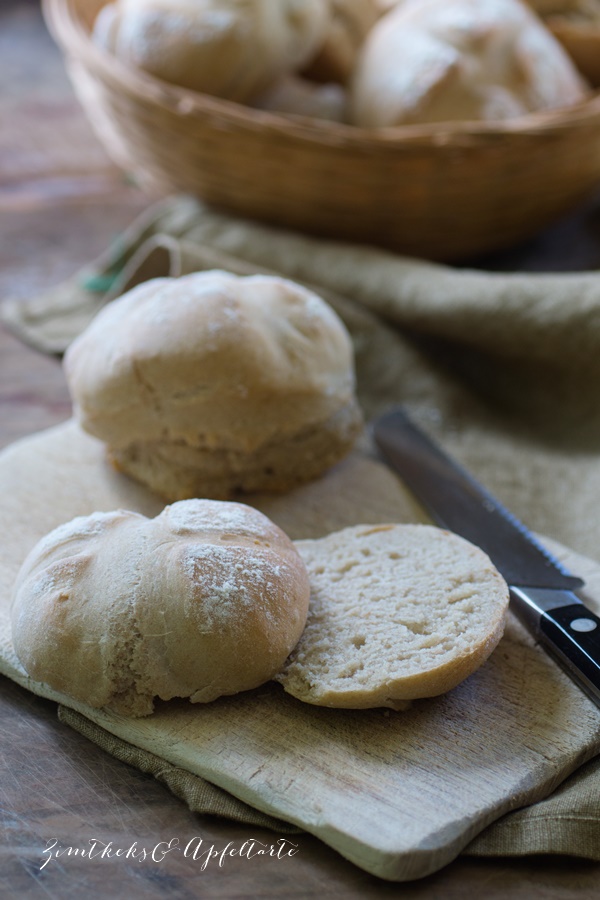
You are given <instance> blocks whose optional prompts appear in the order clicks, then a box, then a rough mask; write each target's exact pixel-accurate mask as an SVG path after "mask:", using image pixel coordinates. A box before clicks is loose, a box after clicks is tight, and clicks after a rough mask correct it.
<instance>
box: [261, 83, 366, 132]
mask: <svg viewBox="0 0 600 900" xmlns="http://www.w3.org/2000/svg"><path fill="white" fill-rule="evenodd" d="M347 102H348V97H347V94H346V90H345V88H344V87H342V85H341V84H334V83H333V82H332V83H331V84H316V83H315V82H314V81H309V80H308V79H307V78H298V77H297V76H295V75H288V76H287V78H282V79H281V81H278V82H277V84H274V85H272V86H271V87H270V88H269V89H268V90H267V91H265V92H264V93H263V94H261V95H260V96H259V97H255V98H254V100H253V101H252V103H251V104H250V105H251V106H254V107H255V108H256V109H264V110H269V111H270V112H280V113H284V114H285V115H295V116H309V117H310V118H312V119H327V120H329V121H330V122H345V121H346V117H347V115H346V106H347Z"/></svg>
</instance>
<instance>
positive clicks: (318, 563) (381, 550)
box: [276, 525, 508, 709]
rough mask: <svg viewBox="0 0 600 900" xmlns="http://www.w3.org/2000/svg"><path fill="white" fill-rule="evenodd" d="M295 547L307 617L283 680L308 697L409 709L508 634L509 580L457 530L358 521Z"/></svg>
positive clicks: (450, 683)
mask: <svg viewBox="0 0 600 900" xmlns="http://www.w3.org/2000/svg"><path fill="white" fill-rule="evenodd" d="M296 547H297V548H298V550H299V551H300V555H301V556H302V558H303V559H304V562H305V563H306V567H307V569H308V573H309V577H310V583H311V591H312V595H311V601H310V608H309V614H308V622H307V625H306V628H305V630H304V633H303V635H302V637H301V638H300V641H299V642H298V644H297V646H296V648H295V650H294V651H293V652H292V654H291V656H290V658H289V659H288V660H287V662H286V664H285V666H284V668H283V670H282V672H281V673H279V674H278V675H277V676H276V680H277V681H280V682H281V684H282V685H283V687H284V688H285V690H286V691H287V692H288V693H289V694H293V695H294V697H297V698H298V699H299V700H303V701H304V702H305V703H313V704H316V705H318V706H336V707H346V708H352V709H364V708H368V707H375V706H390V707H392V708H393V709H402V708H404V707H406V706H407V705H408V704H407V701H409V700H412V699H417V698H422V697H433V696H435V695H437V694H442V693H445V692H446V691H449V690H450V689H451V688H453V687H455V686H456V685H457V684H458V683H459V682H461V681H462V680H463V679H465V678H466V677H467V676H468V675H470V674H471V673H472V672H474V671H475V669H477V668H478V667H479V666H480V665H481V664H482V663H483V662H484V661H485V660H486V659H487V658H488V656H489V655H490V653H491V652H492V650H493V649H494V647H495V646H496V645H497V643H498V641H499V640H500V638H501V637H502V634H503V631H504V621H505V616H506V610H507V606H508V588H507V586H506V584H505V582H504V581H503V579H502V577H501V576H500V575H499V573H498V572H497V571H496V569H495V568H494V566H493V565H492V563H491V561H490V560H489V558H488V557H487V556H486V554H485V553H483V551H482V550H480V549H479V548H477V547H474V546H473V545H472V544H470V543H468V542H467V541H465V540H463V539H462V538H460V537H457V536H456V535H454V534H451V533H450V532H447V531H443V530H442V529H440V528H435V527H433V526H429V525H379V526H373V525H359V526H355V527H352V528H346V529H344V530H343V531H338V532H337V533H335V534H330V535H328V536H327V537H325V538H321V539H320V540H314V541H297V542H296Z"/></svg>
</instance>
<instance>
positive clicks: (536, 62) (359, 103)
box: [350, 0, 586, 128]
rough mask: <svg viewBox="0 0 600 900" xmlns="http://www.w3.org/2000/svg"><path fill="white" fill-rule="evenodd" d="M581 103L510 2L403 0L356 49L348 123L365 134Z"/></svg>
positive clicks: (544, 34) (521, 9)
mask: <svg viewBox="0 0 600 900" xmlns="http://www.w3.org/2000/svg"><path fill="white" fill-rule="evenodd" d="M585 96H586V85H585V83H584V81H583V79H582V78H581V76H580V75H579V73H578V72H577V70H576V69H575V66H574V65H573V63H572V62H571V60H570V59H569V57H568V56H567V54H566V53H565V51H564V50H563V48H562V47H561V45H560V44H559V43H558V41H557V40H556V39H555V38H554V37H553V36H552V35H551V34H550V32H549V31H548V30H547V29H546V28H545V27H544V25H543V24H542V22H541V21H540V20H539V18H538V17H537V16H536V15H535V14H534V13H533V12H532V11H531V9H529V8H528V7H526V6H525V5H524V4H523V3H521V2H519V0H405V2H404V3H403V4H402V5H400V6H398V7H397V8H394V9H392V10H391V11H390V12H389V13H387V14H386V15H384V16H383V17H382V18H381V19H380V20H379V22H378V23H377V25H375V27H374V28H373V29H372V31H371V32H370V34H369V36H368V37H367V40H366V42H365V44H364V45H363V49H362V51H361V53H360V55H359V59H358V62H357V67H356V72H355V75H354V78H353V81H352V85H351V90H350V118H351V120H352V121H353V122H354V123H355V124H357V125H361V126H364V127H368V128H378V127H383V126H391V125H405V124H417V123H429V122H454V121H472V120H484V121H497V120H502V119H509V118H513V117H515V116H521V115H524V114H526V113H530V112H534V111H538V110H548V109H554V108H557V107H561V106H568V105H570V104H574V103H578V102H580V101H582V100H583V99H584V98H585Z"/></svg>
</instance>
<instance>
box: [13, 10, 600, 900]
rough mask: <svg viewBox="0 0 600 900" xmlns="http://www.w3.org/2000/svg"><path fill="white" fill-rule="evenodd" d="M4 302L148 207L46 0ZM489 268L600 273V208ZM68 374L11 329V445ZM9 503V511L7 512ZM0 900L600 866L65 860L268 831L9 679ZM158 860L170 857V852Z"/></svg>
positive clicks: (20, 79) (46, 415)
mask: <svg viewBox="0 0 600 900" xmlns="http://www.w3.org/2000/svg"><path fill="white" fill-rule="evenodd" d="M0 85H1V88H0V298H4V297H7V296H22V297H26V296H28V295H30V294H32V293H35V292H38V291H39V290H41V289H42V288H44V287H45V286H47V285H48V286H49V285H52V284H55V283H57V282H59V281H60V280H61V279H63V278H65V277H67V276H69V275H71V274H72V273H73V272H74V271H75V270H76V269H77V268H78V267H79V266H80V265H81V264H83V263H85V262H87V261H88V260H89V259H90V258H92V257H93V256H94V255H95V254H96V253H98V252H100V251H101V250H103V249H104V247H105V246H106V244H107V242H108V241H109V240H110V238H111V236H112V235H114V234H115V232H117V231H119V229H121V228H122V227H123V226H124V225H126V224H128V223H129V222H130V220H131V219H132V218H133V217H134V215H135V214H136V213H137V212H138V211H139V210H141V209H142V208H144V206H145V205H146V204H147V203H148V198H147V197H144V196H142V195H141V194H140V193H139V192H138V191H137V190H136V189H135V188H134V187H132V186H130V185H127V184H126V183H125V182H124V181H123V178H122V176H121V175H120V174H119V172H118V171H117V170H116V169H115V168H114V167H113V166H112V165H111V163H110V161H109V160H108V159H107V157H106V155H105V154H104V151H103V150H102V148H101V147H100V146H99V144H98V143H97V141H96V139H95V137H94V136H93V134H92V132H91V130H90V128H89V126H88V125H87V123H86V121H85V119H84V118H83V116H82V114H81V112H80V110H79V107H78V105H77V102H76V100H75V99H74V97H73V95H72V92H71V89H70V86H69V84H68V82H67V79H66V76H65V74H64V70H63V67H62V62H61V59H60V56H59V54H58V52H57V51H56V49H55V48H54V46H53V44H52V42H51V40H50V38H49V36H48V35H47V33H46V30H45V27H44V25H43V22H42V20H41V16H40V13H39V9H38V6H37V4H36V3H35V2H33V0H26V2H23V0H21V2H17V0H14V2H10V0H4V2H2V4H1V5H0ZM488 262H489V264H491V265H494V266H497V267H501V268H520V269H528V268H529V269H531V268H542V267H543V268H547V269H549V268H552V267H561V268H565V267H571V268H584V267H588V266H598V265H600V213H599V212H598V207H597V205H592V206H591V207H589V208H588V209H586V210H585V211H584V212H583V213H581V214H578V215H577V216H574V217H571V218H569V219H566V220H565V221H564V222H562V223H560V224H559V225H558V226H557V227H556V228H554V229H552V231H550V232H548V233H547V234H546V235H544V236H543V238H541V239H540V240H538V241H536V242H532V243H531V244H529V245H528V246H527V247H522V248H519V249H517V250H516V251H514V252H512V253H511V254H504V255H503V256H501V257H497V258H495V259H494V260H490V261H488ZM69 414H70V404H69V399H68V394H67V390H66V386H65V382H64V379H63V376H62V372H61V369H60V365H59V363H58V362H57V361H56V360H53V359H49V358H47V357H44V356H41V355H40V354H38V353H36V352H35V351H33V350H31V349H29V348H27V347H24V346H23V345H21V344H20V343H19V342H18V341H17V340H15V339H14V338H13V337H12V336H11V335H9V334H8V333H6V332H5V331H2V330H0V446H5V445H7V444H9V443H11V442H12V441H14V440H16V439H17V438H19V437H22V436H24V435H27V434H30V433H32V432H34V431H38V430H40V429H43V428H46V427H48V426H50V425H53V424H55V423H58V422H61V421H63V420H64V419H66V418H68V416H69ZM0 502H1V499H0ZM0 735H1V737H0V742H1V748H2V750H1V755H0V769H1V771H2V777H1V780H0V789H1V791H2V807H1V813H0V823H1V829H2V833H1V841H0V898H5V897H6V898H12V897H17V896H18V897H20V898H28V897H44V898H57V900H75V898H77V900H79V898H81V897H86V898H90V900H93V898H104V897H107V898H108V897H116V898H120V897H131V898H133V900H138V898H140V900H143V898H158V897H165V896H168V897H174V898H181V900H185V898H192V897H206V898H220V900H224V898H233V897H236V898H242V897H260V898H269V897H273V898H304V897H306V898H311V897H315V898H316V897H319V898H333V897H336V898H337V897H344V898H371V897H373V898H375V897H392V896H393V897H395V896H402V897H403V898H421V897H427V898H443V900H452V898H463V897H464V896H466V895H469V894H471V895H472V896H475V897H480V896H485V897H486V898H503V900H504V898H507V897H511V898H513V897H514V898H523V900H530V898H532V897H536V896H543V897H545V898H567V897H568V898H572V897H575V896H576V897H593V896H594V897H597V896H598V889H599V886H600V865H596V864H592V863H585V862H582V861H579V860H560V859H554V858H537V859H536V858H533V859H529V860H521V861H516V860H510V861H509V860H497V861H494V860H475V859H467V858H461V859H458V860H457V861H456V862H454V863H453V864H452V865H450V866H448V867H447V868H446V869H445V870H443V871H442V872H440V873H438V874H436V875H434V876H431V877H429V878H427V879H424V880H422V881H419V882H413V883H411V884H403V885H397V884H388V883H385V882H382V881H379V880H378V879H376V878H374V877H371V876H369V875H367V874H365V873H363V872H362V871H360V870H359V869H357V868H355V867H354V866H352V865H351V864H350V863H347V862H345V861H344V860H343V859H342V858H341V857H339V856H338V855H337V854H336V853H334V852H333V851H331V850H329V849H328V848H327V847H326V846H324V845H323V844H321V843H320V842H319V841H317V840H315V839H314V838H312V837H310V836H308V835H300V836H298V837H294V838H293V840H294V842H295V843H296V844H297V852H296V853H295V854H294V855H293V856H291V857H290V856H288V857H286V858H283V859H280V860H278V859H273V858H269V857H266V858H262V857H255V858H252V859H248V858H244V857H241V858H240V857H228V858H226V859H224V861H223V865H222V866H219V865H218V863H217V862H214V861H213V862H212V863H211V864H209V865H208V866H207V867H206V868H204V869H203V868H202V863H201V862H198V861H196V862H195V861H194V860H193V859H190V858H184V857H183V854H182V853H180V852H179V853H178V852H175V851H174V852H170V853H168V854H167V855H166V856H165V857H164V859H163V861H162V862H154V861H151V860H145V861H140V860H136V859H132V858H131V856H130V858H125V857H123V856H121V857H117V856H115V855H114V854H113V855H112V857H110V858H109V857H108V856H105V857H104V858H102V857H100V856H98V857H96V858H95V859H87V858H81V857H79V856H68V855H65V856H63V857H62V858H61V859H58V860H57V859H52V860H51V861H49V862H48V863H47V865H45V866H44V868H43V869H42V868H41V866H42V864H43V863H44V861H45V860H46V859H47V855H44V852H43V851H44V850H45V849H46V848H47V847H49V843H48V842H51V841H56V842H57V844H56V847H59V846H62V847H63V848H66V847H69V846H73V847H77V848H83V847H87V846H88V842H89V841H90V840H96V841H98V845H97V849H98V848H100V849H101V848H102V847H103V846H104V845H108V844H109V843H110V842H112V845H111V848H110V849H112V850H113V851H116V850H117V849H119V848H120V849H122V850H124V851H125V850H127V849H128V848H130V847H131V846H132V844H134V842H137V848H138V850H139V849H140V848H141V847H144V848H146V849H147V851H148V852H150V851H152V849H153V848H155V847H157V846H158V845H159V844H160V842H169V841H171V840H172V839H173V838H177V839H178V840H179V842H180V846H185V844H187V842H188V841H189V840H191V839H192V838H194V837H195V836H197V837H201V838H202V839H203V841H204V845H205V846H206V845H212V844H214V846H215V848H216V849H218V850H222V849H223V848H224V847H225V846H226V845H227V844H228V842H230V841H232V842H234V846H238V847H239V846H241V844H242V843H243V842H244V841H245V840H248V839H250V838H254V839H256V840H258V841H264V842H265V843H267V844H270V843H272V842H273V841H274V840H275V839H276V838H277V835H273V834H272V833H271V832H268V831H265V830H261V829H258V828H248V827H245V826H244V827H242V826H239V825H236V824H233V823H230V822H225V821H219V820H217V819H215V818H211V817H207V816H206V817H205V816H200V815H196V814H193V813H190V812H189V810H188V809H187V807H186V806H185V805H184V804H183V803H182V802H181V801H179V800H177V799H176V798H175V797H174V796H173V795H171V794H170V793H169V792H168V791H167V790H166V789H165V788H163V787H162V786H161V785H160V784H159V783H158V782H157V781H155V780H154V779H152V778H150V777H147V776H145V775H143V774H141V773H140V772H138V771H137V770H135V769H131V768H129V767H128V766H125V765H123V764H121V763H119V762H117V761H116V760H114V759H112V758H111V757H109V756H107V755H106V754H105V753H103V752H101V751H100V750H98V749H97V748H96V747H95V746H94V745H92V744H90V743H89V742H88V741H87V740H85V739H84V738H82V737H81V736H79V735H78V734H76V733H74V732H72V731H71V730H70V729H69V728H68V727H66V726H64V725H62V724H60V723H59V722H58V720H57V717H56V707H55V705H54V704H52V703H49V702H45V701H43V700H40V699H38V698H36V697H34V696H32V695H31V694H29V693H27V692H26V691H24V690H22V689H20V688H18V687H17V686H16V685H14V684H12V683H11V682H10V681H8V680H7V679H2V680H1V681H0ZM158 853H160V850H159V851H158Z"/></svg>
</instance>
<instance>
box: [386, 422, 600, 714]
mask: <svg viewBox="0 0 600 900" xmlns="http://www.w3.org/2000/svg"><path fill="white" fill-rule="evenodd" d="M372 433H373V438H374V440H375V444H376V445H377V447H378V449H379V452H380V453H381V455H382V457H383V459H384V460H385V461H386V462H387V463H388V465H389V466H390V467H391V468H393V469H394V470H395V471H396V472H397V473H398V474H399V475H400V477H401V478H402V479H403V480H404V481H405V483H406V484H407V486H408V487H409V488H410V489H411V490H412V491H413V493H414V494H415V496H416V497H417V498H418V499H419V500H420V501H421V503H422V504H423V506H424V507H425V508H426V509H427V511H428V512H429V514H430V515H431V517H432V519H433V521H434V522H436V523H437V524H438V525H440V526H442V527H443V528H447V529H448V530H449V531H453V532H455V533H456V534H459V535H460V536H461V537H464V538H466V540H468V541H470V542H471V543H473V544H476V545H477V546H478V547H481V549H482V550H484V551H485V553H487V555H488V556H489V557H490V559H491V560H492V562H493V563H494V565H495V566H496V568H497V569H498V571H499V572H500V573H501V574H502V575H503V577H504V579H505V580H506V582H507V583H508V586H509V590H510V596H511V606H512V609H513V610H514V612H515V613H516V614H517V615H518V616H519V618H520V619H521V620H522V621H523V622H524V624H525V625H526V626H527V627H528V628H529V630H530V631H532V632H533V634H534V635H535V636H536V637H537V638H539V639H540V641H541V642H542V643H543V644H544V646H545V647H546V649H547V650H549V651H550V652H551V653H552V654H553V656H555V657H556V658H557V660H558V661H559V662H560V663H561V664H562V666H563V667H564V668H565V669H566V671H567V672H568V673H569V674H570V675H571V677H572V678H573V679H574V680H576V681H577V683H578V684H579V685H580V686H581V687H583V688H584V690H585V691H586V692H587V693H588V694H589V695H590V697H591V698H592V699H593V700H594V701H595V702H596V703H597V704H598V705H600V618H599V617H598V616H596V614H595V613H594V612H592V610H590V609H589V608H588V607H587V606H586V605H585V604H584V603H583V601H582V600H581V598H580V597H578V596H577V594H576V593H575V591H576V590H577V589H578V588H581V587H582V586H583V584H584V582H583V580H582V579H581V578H578V577H577V576H576V575H573V574H572V573H570V572H568V571H567V570H566V569H565V568H564V567H563V566H562V564H561V563H560V562H559V561H558V560H557V559H556V558H555V557H554V556H553V555H552V554H551V553H550V552H549V551H548V550H546V549H545V548H544V547H543V546H542V545H541V544H540V543H539V541H537V540H536V538H535V537H534V536H533V535H532V534H531V533H530V532H529V531H528V529H527V528H526V527H525V526H524V525H523V524H522V523H521V522H520V521H519V520H518V519H517V518H515V516H513V515H512V514H511V513H510V512H509V511H508V510H507V509H505V508H504V506H502V504H501V503H500V502H499V501H498V500H497V499H496V498H495V497H494V496H493V495H492V494H490V493H489V491H487V490H486V489H485V488H484V487H483V486H482V485H481V484H479V482H478V481H477V480H476V479H475V478H473V476H472V475H470V473H469V472H467V471H466V470H465V469H464V468H462V467H461V466H460V465H459V464H458V463H456V462H455V461H454V460H452V459H451V458H450V457H449V456H448V455H447V454H446V453H445V452H444V451H443V450H442V449H441V448H440V447H439V446H437V445H436V444H435V443H434V442H433V441H432V440H431V439H430V438H429V437H428V436H427V435H426V434H425V433H424V432H423V431H421V429H420V428H418V427H417V426H416V425H415V424H414V422H412V421H411V419H410V418H409V416H408V415H407V414H406V412H405V411H404V410H403V409H402V408H397V409H393V410H391V411H389V412H387V413H385V414H384V415H383V416H380V417H379V418H378V419H377V420H376V421H375V422H374V423H373V424H372Z"/></svg>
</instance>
